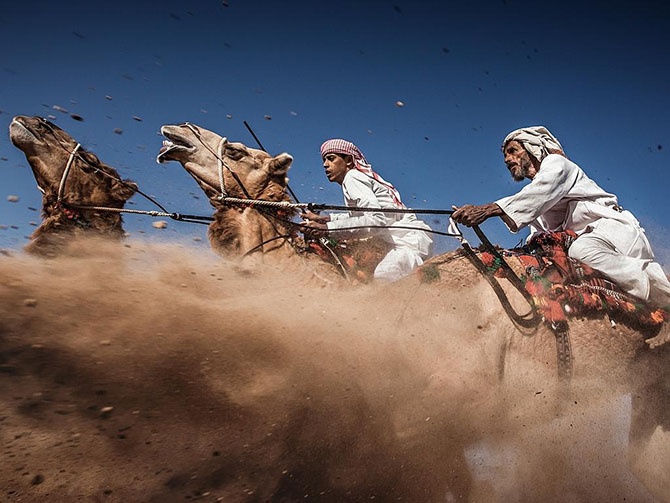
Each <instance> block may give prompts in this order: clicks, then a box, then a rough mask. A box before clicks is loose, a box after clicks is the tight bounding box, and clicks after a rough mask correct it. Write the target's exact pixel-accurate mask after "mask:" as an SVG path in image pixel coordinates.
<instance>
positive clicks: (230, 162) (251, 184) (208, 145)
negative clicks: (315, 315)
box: [156, 123, 388, 284]
mask: <svg viewBox="0 0 670 503" xmlns="http://www.w3.org/2000/svg"><path fill="white" fill-rule="evenodd" d="M161 133H162V134H163V136H165V138H166V139H165V140H164V142H163V147H162V148H161V149H160V152H159V153H158V155H157V157H156V161H157V162H158V163H165V162H168V161H177V162H179V163H181V164H182V166H183V167H184V169H185V170H186V171H187V172H188V173H189V174H190V175H191V176H192V177H193V178H194V179H195V181H196V183H197V184H198V185H199V186H200V188H201V189H202V190H203V192H204V193H205V195H206V196H207V198H208V200H209V202H210V204H211V205H212V206H213V207H214V209H215V214H214V221H213V222H212V223H211V224H210V225H209V228H208V238H209V241H210V244H211V246H212V248H213V249H214V250H215V251H216V252H218V253H219V254H221V255H222V256H224V257H226V258H229V259H230V258H236V257H237V258H240V257H241V258H242V259H244V260H245V261H246V262H247V265H246V266H242V268H243V269H245V270H246V271H247V272H248V271H249V270H251V269H252V268H253V267H254V264H257V263H258V262H259V259H260V260H269V261H270V262H275V263H277V262H282V261H283V262H284V263H285V261H286V259H293V258H296V257H300V259H301V260H300V266H301V269H303V270H304V269H305V267H307V269H308V270H309V271H310V273H311V274H313V275H315V276H316V277H317V278H318V280H319V281H322V282H325V283H327V284H331V283H333V282H337V281H338V279H339V278H340V277H341V276H342V275H344V276H346V277H347V278H349V279H350V280H351V281H352V282H367V281H369V280H370V278H371V277H372V271H373V270H374V267H375V266H376V265H377V264H378V263H379V261H380V260H381V258H382V257H383V256H384V254H386V253H387V252H388V245H387V244H385V243H383V242H382V241H381V240H378V239H376V238H371V239H367V240H364V241H358V242H346V243H345V242H340V243H338V245H337V246H334V247H333V246H330V245H327V244H325V243H323V241H322V242H321V243H319V242H318V241H316V240H314V241H312V242H307V241H306V240H304V239H303V238H302V236H300V235H299V234H298V232H297V231H298V229H299V225H298V224H296V223H294V222H293V221H292V220H291V219H292V218H293V217H294V216H296V214H297V211H296V210H295V209H292V208H285V207H279V208H267V207H262V206H261V207H259V206H251V205H229V204H224V202H223V201H222V200H221V195H222V194H224V193H225V195H226V196H227V197H229V198H236V199H255V200H263V201H270V202H275V203H290V202H291V199H290V197H289V195H288V194H287V193H286V188H287V185H288V178H287V172H288V169H289V168H290V166H291V163H292V162H293V157H291V156H290V155H289V154H287V153H281V154H279V155H276V156H271V155H270V154H268V153H267V152H265V151H263V150H259V149H254V148H250V147H247V146H246V145H244V144H242V143H238V142H231V141H228V139H227V138H224V137H222V136H220V135H218V134H217V133H215V132H213V131H210V130H208V129H205V128H203V127H199V126H196V125H193V124H190V123H184V124H179V125H164V126H163V127H161ZM343 255H346V257H347V258H348V259H349V260H348V261H347V260H346V259H345V258H343ZM324 259H325V260H324ZM352 263H355V266H351V265H350V264H352Z"/></svg>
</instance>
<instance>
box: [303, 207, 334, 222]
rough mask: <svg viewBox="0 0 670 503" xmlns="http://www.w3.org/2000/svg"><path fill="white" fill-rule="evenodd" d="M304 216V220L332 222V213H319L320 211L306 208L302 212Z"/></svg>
mask: <svg viewBox="0 0 670 503" xmlns="http://www.w3.org/2000/svg"><path fill="white" fill-rule="evenodd" d="M301 216H302V218H303V219H304V220H309V221H312V222H319V223H322V224H325V223H326V222H330V215H319V214H318V213H314V212H312V211H309V210H305V211H303V213H302V215H301Z"/></svg>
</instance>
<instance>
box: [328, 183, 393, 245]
mask: <svg viewBox="0 0 670 503" xmlns="http://www.w3.org/2000/svg"><path fill="white" fill-rule="evenodd" d="M372 183H373V182H372V179H371V178H368V177H366V176H365V175H361V176H357V174H356V173H354V174H353V176H347V177H346V178H345V180H344V182H343V183H342V191H343V192H344V195H345V202H346V204H347V206H358V207H360V208H380V207H381V204H380V202H379V200H378V199H377V196H375V193H374V191H373V190H372ZM330 218H331V220H330V222H328V223H327V226H328V230H329V231H340V232H342V233H347V234H348V235H349V236H350V237H362V236H368V235H371V234H376V233H378V232H379V230H380V229H378V228H377V229H375V228H370V226H379V225H385V224H386V217H385V216H384V213H382V212H380V211H366V212H362V213H359V214H354V213H351V212H350V213H339V214H337V213H336V214H332V215H331V216H330ZM347 227H364V228H361V229H352V230H346V228H347Z"/></svg>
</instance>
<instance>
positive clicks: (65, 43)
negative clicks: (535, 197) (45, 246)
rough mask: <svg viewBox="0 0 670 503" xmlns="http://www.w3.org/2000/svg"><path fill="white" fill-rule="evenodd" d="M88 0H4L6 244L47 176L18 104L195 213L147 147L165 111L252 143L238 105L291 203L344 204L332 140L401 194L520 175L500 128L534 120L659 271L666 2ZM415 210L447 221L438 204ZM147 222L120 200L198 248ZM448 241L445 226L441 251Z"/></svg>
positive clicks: (469, 196) (477, 189)
mask: <svg viewBox="0 0 670 503" xmlns="http://www.w3.org/2000/svg"><path fill="white" fill-rule="evenodd" d="M97 4H98V2H90V1H63V2H58V3H56V2H46V1H24V2H22V3H21V4H19V3H18V2H14V3H13V4H12V5H9V6H4V7H3V9H2V11H0V42H1V43H2V47H3V55H2V59H1V63H0V75H1V78H0V110H1V111H2V113H0V123H2V124H4V125H5V126H4V127H5V133H4V134H3V135H1V136H0V226H1V227H0V247H2V248H10V249H18V248H20V247H21V246H23V245H24V244H25V243H26V242H27V236H28V235H29V234H30V233H31V232H32V230H33V228H34V223H35V222H38V221H39V207H40V197H39V192H38V191H37V189H36V188H35V184H34V180H33V177H32V174H31V173H30V170H29V168H28V164H27V162H26V160H25V157H24V156H23V154H22V153H21V152H20V151H18V150H17V149H16V148H15V147H13V146H12V145H11V143H10V141H9V137H8V134H7V129H6V128H7V127H8V126H9V123H10V121H11V118H12V116H14V115H42V116H49V115H51V116H54V117H55V119H54V121H55V122H56V123H57V124H58V125H59V126H61V127H62V128H63V129H65V130H66V131H67V132H69V133H70V134H71V135H72V136H73V137H75V138H76V139H77V140H78V141H80V142H81V143H82V145H83V146H84V147H86V148H87V149H89V150H91V151H93V152H94V153H96V154H97V155H98V156H99V157H100V158H101V159H102V160H103V161H104V162H106V163H107V164H110V165H112V166H114V167H115V168H116V169H117V170H118V171H119V172H120V173H121V174H122V176H123V177H124V178H131V179H133V180H134V181H136V182H137V183H138V184H139V185H140V188H141V189H142V190H143V191H144V192H146V193H149V194H151V195H153V196H155V197H156V198H157V199H158V200H159V201H160V202H161V203H162V204H163V205H164V206H166V207H167V208H169V209H170V210H171V211H179V212H183V213H195V214H202V215H210V214H211V209H210V207H209V204H208V203H207V201H206V200H205V199H204V197H202V195H201V193H200V191H199V189H198V188H197V187H196V185H195V183H194V182H193V181H192V180H191V179H190V178H189V177H188V176H187V175H186V174H185V172H183V170H182V168H181V167H180V166H179V165H178V164H176V163H168V164H165V165H157V164H156V163H155V160H154V159H155V156H156V153H157V152H158V150H159V148H160V146H161V141H162V138H161V137H160V136H159V135H158V130H159V129H160V126H161V125H162V124H167V123H179V122H184V121H190V122H192V123H195V124H198V125H201V126H204V127H207V128H209V129H212V130H214V131H216V132H218V133H219V134H222V135H224V136H227V137H228V138H229V139H231V140H234V141H241V142H243V143H246V144H247V145H249V146H256V145H255V141H254V139H253V137H252V136H251V135H250V134H249V132H248V131H247V129H246V128H245V126H244V124H243V121H245V120H246V121H247V122H248V123H249V124H250V125H251V126H252V128H253V129H254V131H255V132H256V134H257V136H258V137H259V138H260V140H261V141H262V143H263V145H264V146H265V148H266V149H267V150H268V151H270V153H273V154H278V153H280V152H289V153H290V154H291V155H293V157H294V158H295V161H294V164H293V167H292V168H291V170H290V172H289V175H290V179H291V181H290V185H291V188H292V189H293V191H294V192H295V193H296V195H297V196H298V198H299V199H300V200H301V202H309V201H312V202H320V203H331V204H341V201H342V200H341V191H340V188H339V186H338V185H336V184H330V183H329V182H328V181H327V179H326V178H325V176H324V174H323V170H322V167H321V160H320V157H319V152H318V147H319V145H320V144H321V142H322V141H323V140H325V139H327V138H330V137H344V138H347V139H349V140H351V141H353V142H355V143H356V144H357V145H358V146H359V147H360V148H361V150H363V152H364V153H365V154H366V156H367V158H368V160H369V161H370V162H371V163H372V164H373V166H374V167H375V169H376V170H377V171H379V172H380V173H381V174H382V175H383V176H384V177H385V178H387V179H389V180H390V181H392V182H393V183H394V185H395V186H396V187H397V188H398V189H399V190H400V192H401V194H402V197H403V200H404V202H405V203H406V204H407V205H408V206H410V207H415V208H433V209H449V208H450V207H451V205H454V204H455V205H460V204H464V203H485V202H489V201H491V200H494V199H497V198H499V197H502V196H504V195H508V194H511V193H513V192H515V191H516V190H518V189H519V188H520V187H521V184H517V183H515V182H513V181H512V180H511V178H510V177H509V175H508V172H507V170H506V169H505V166H504V164H503V163H502V156H501V154H500V150H499V147H500V142H501V140H502V138H503V137H504V136H505V135H506V134H507V133H508V132H509V131H511V130H513V129H516V128H518V127H522V126H527V125H537V124H543V125H545V126H547V127H548V128H549V129H550V130H551V131H552V132H553V133H554V134H555V135H556V136H557V137H558V138H559V140H560V141H561V142H562V144H563V146H564V148H565V150H566V153H567V154H568V156H569V157H570V158H571V159H572V160H574V161H575V162H577V163H578V164H579V165H580V166H581V167H582V168H584V170H585V171H586V172H587V173H588V174H589V175H590V176H591V177H592V178H594V179H595V180H596V181H597V182H598V183H599V184H600V185H601V186H602V187H603V188H605V189H606V190H609V191H610V192H614V193H616V194H617V195H618V196H619V200H620V203H621V204H622V205H623V206H624V207H626V208H628V209H630V210H631V211H633V212H634V213H635V214H636V216H637V217H638V219H639V220H640V221H641V222H642V224H643V226H644V227H645V228H646V229H647V231H648V234H649V237H650V239H651V241H652V244H653V245H654V247H655V250H656V252H657V255H658V259H659V261H660V262H661V263H662V264H663V265H664V267H665V268H666V270H668V269H669V266H670V233H669V232H668V229H669V227H670V224H668V220H667V212H668V207H669V206H670V205H668V202H667V193H668V178H669V176H668V168H669V167H670V162H669V161H670V141H669V139H670V118H669V112H670V75H669V73H670V37H669V36H668V33H670V7H668V6H667V5H666V2H662V1H628V2H621V1H619V2H605V1H602V2H600V1H599V2H576V1H565V2H558V3H556V4H555V5H554V4H551V5H550V4H549V3H547V2H528V1H522V0H496V1H490V2H485V1H476V0H475V1H470V2H450V1H440V2H438V1H422V0H413V1H409V0H390V1H382V0H369V1H364V0H342V1H338V2H320V1H318V2H317V1H306V0H299V1H293V2H291V1H284V2H276V1H273V2H270V1H262V0H227V1H225V2H222V1H214V0H211V1H205V0H201V1H199V2H177V1H174V0H164V1H161V2H153V1H146V0H137V1H133V2H127V1H117V2H106V3H104V4H101V5H97ZM397 101H402V102H403V103H404V106H402V107H398V106H396V102H397ZM54 107H56V108H54ZM59 108H60V109H64V110H67V112H63V111H59ZM70 114H77V115H79V116H81V117H82V118H83V119H84V120H83V121H76V120H73V119H72V117H71V115H70ZM138 119H141V120H138ZM115 129H120V130H121V131H122V133H121V134H118V133H115ZM10 195H16V196H19V201H18V202H10V201H9V200H8V196H10ZM131 201H132V202H133V203H134V204H132V205H131V206H129V207H131V208H135V209H155V208H154V207H152V206H151V205H150V204H149V202H148V201H145V200H143V199H141V198H139V197H138V196H135V197H134V198H133V199H132V200H131ZM427 220H428V222H429V223H430V224H431V225H432V226H433V227H434V228H435V229H437V230H442V231H444V230H446V221H444V220H441V221H439V222H438V221H436V220H435V219H433V218H430V217H429V218H427ZM152 221H153V219H152V218H150V217H144V216H136V215H128V216H126V217H125V222H126V225H125V227H126V229H127V230H128V231H129V232H130V234H131V235H132V236H133V237H140V238H146V239H168V240H180V241H186V242H190V243H192V244H193V246H206V243H205V242H204V241H206V240H205V239H204V238H205V231H206V228H205V226H201V225H196V224H187V223H180V222H170V223H169V226H168V228H167V229H162V230H159V229H154V228H153V227H152V226H151V223H152ZM482 228H483V230H484V232H485V233H486V234H487V235H488V236H489V237H490V239H491V240H492V241H494V242H496V243H499V244H501V245H503V246H508V247H509V246H513V245H515V244H516V243H517V242H518V241H519V239H520V238H521V237H522V236H523V234H521V235H516V236H514V235H511V234H509V233H508V231H507V229H506V228H505V227H504V225H503V224H502V223H500V222H499V221H491V222H487V223H485V224H484V225H483V226H482ZM470 236H471V234H470ZM194 238H202V239H203V242H202V243H200V244H199V243H198V242H196V241H193V240H194ZM475 241H476V240H475ZM456 244H457V243H456V242H455V240H453V239H443V240H440V241H439V242H438V251H445V250H447V249H451V248H454V247H455V246H456Z"/></svg>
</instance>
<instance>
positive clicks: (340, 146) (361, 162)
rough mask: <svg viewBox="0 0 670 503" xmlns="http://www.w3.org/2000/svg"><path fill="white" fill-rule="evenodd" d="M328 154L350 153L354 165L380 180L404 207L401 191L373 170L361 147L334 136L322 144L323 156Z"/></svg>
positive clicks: (397, 203) (397, 204)
mask: <svg viewBox="0 0 670 503" xmlns="http://www.w3.org/2000/svg"><path fill="white" fill-rule="evenodd" d="M327 154H344V155H350V156H351V157H352V158H353V160H354V167H355V168H356V169H357V170H358V171H360V172H361V173H363V174H365V175H367V176H369V177H370V178H373V179H374V180H376V181H378V182H379V183H380V184H382V185H383V186H384V187H386V188H387V189H388V190H389V192H390V193H391V199H393V202H394V203H395V205H396V206H397V207H398V208H404V207H405V205H404V204H403V203H402V201H401V200H400V193H399V192H398V190H397V189H396V188H395V187H394V186H393V185H392V184H391V183H389V182H387V181H386V180H384V179H383V178H382V177H381V176H379V174H378V173H376V172H375V171H373V169H372V165H371V164H370V163H369V162H368V161H367V159H365V156H364V155H363V152H361V151H360V150H359V148H358V147H357V146H356V145H354V144H353V143H351V142H350V141H347V140H342V139H341V138H333V139H331V140H326V141H325V142H323V144H322V145H321V157H322V158H324V157H326V155H327Z"/></svg>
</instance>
